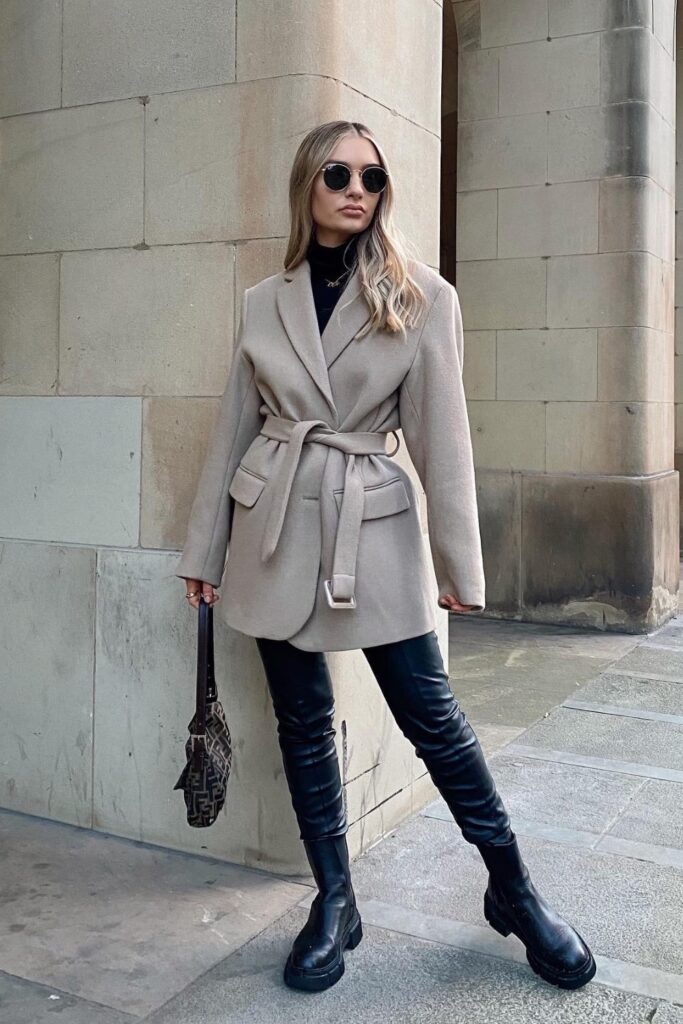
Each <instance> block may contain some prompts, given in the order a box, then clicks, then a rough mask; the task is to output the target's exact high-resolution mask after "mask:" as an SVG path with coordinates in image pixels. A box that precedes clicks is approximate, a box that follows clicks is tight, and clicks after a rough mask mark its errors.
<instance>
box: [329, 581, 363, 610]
mask: <svg viewBox="0 0 683 1024" xmlns="http://www.w3.org/2000/svg"><path fill="white" fill-rule="evenodd" d="M330 582H331V580H323V585H324V587H325V595H326V597H327V603H328V604H329V606H330V608H355V607H356V599H355V597H351V598H350V599H349V600H348V601H345V600H342V601H340V600H338V599H335V598H334V596H333V594H332V591H331V590H330Z"/></svg>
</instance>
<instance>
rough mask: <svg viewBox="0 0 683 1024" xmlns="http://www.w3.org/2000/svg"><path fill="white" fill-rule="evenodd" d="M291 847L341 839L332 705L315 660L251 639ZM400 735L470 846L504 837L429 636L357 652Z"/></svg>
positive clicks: (485, 772) (473, 740)
mask: <svg viewBox="0 0 683 1024" xmlns="http://www.w3.org/2000/svg"><path fill="white" fill-rule="evenodd" d="M256 642H257V645H258V649H259V654H260V656H261V660H262V661H263V666H264V669H265V673H266V679H267V682H268V687H269V689H270V693H271V697H272V700H273V708H274V710H275V716H276V719H277V730H278V740H279V744H280V749H281V751H282V758H283V764H284V769H285V776H286V778H287V782H288V785H289V791H290V794H291V798H292V805H293V807H294V813H295V815H296V818H297V822H298V825H299V834H300V838H301V839H315V838H320V837H322V836H331V835H341V834H342V833H344V832H346V831H347V828H348V823H347V820H346V809H345V806H344V798H343V788H342V780H341V775H340V771H339V762H338V758H337V750H336V746H335V741H334V737H335V728H334V725H333V716H334V696H333V691H332V680H331V678H330V673H329V669H328V666H327V660H326V657H325V654H324V653H323V652H317V651H302V650H299V648H297V647H294V646H293V645H292V644H290V643H289V641H287V640H269V639H266V638H263V637H257V638H256ZM363 654H364V655H365V657H366V658H367V660H368V663H369V665H370V668H371V669H372V672H373V674H374V676H375V678H376V680H377V682H378V683H379V686H380V688H381V690H382V693H383V694H384V697H385V699H386V701H387V704H388V705H389V708H390V709H391V712H392V714H393V716H394V718H395V720H396V723H397V724H398V726H399V728H400V729H401V731H402V732H403V734H404V735H405V736H406V737H407V738H408V739H409V740H410V741H411V743H412V744H413V746H414V747H415V751H416V754H417V756H418V757H420V758H421V759H422V760H423V761H424V763H425V765H426V767H427V770H428V771H429V774H430V776H431V778H432V780H433V782H434V784H435V786H436V787H437V789H438V790H439V792H440V793H441V795H442V796H443V798H444V800H445V801H446V803H447V804H448V807H449V809H450V811H451V813H452V814H453V817H454V818H455V820H456V822H457V824H458V826H459V827H460V829H461V831H462V834H463V837H464V838H465V839H466V840H467V841H468V842H470V843H475V844H482V843H484V844H493V845H498V844H500V843H508V842H510V840H511V838H512V837H513V836H514V833H513V832H512V830H511V827H510V820H509V818H508V814H507V811H506V810H505V806H504V804H503V802H502V800H501V798H500V795H499V793H498V791H497V789H496V785H495V782H494V780H493V778H492V776H491V773H490V771H489V768H488V766H487V764H486V760H485V758H484V754H483V752H482V749H481V747H480V745H479V741H478V739H477V737H476V735H475V733H474V732H473V730H472V727H471V726H470V724H469V722H468V721H467V720H466V718H465V715H464V714H463V712H462V710H461V709H460V705H459V703H458V701H457V700H456V699H455V697H454V695H453V692H452V691H451V688H450V685H449V681H448V673H447V671H446V669H445V668H444V664H443V659H442V656H441V649H440V647H439V643H438V638H437V635H436V633H435V631H434V630H430V632H428V633H423V634H422V635H421V636H416V637H410V638H409V639H407V640H399V641H396V642H394V643H388V644H380V645H378V646H375V647H365V648H363Z"/></svg>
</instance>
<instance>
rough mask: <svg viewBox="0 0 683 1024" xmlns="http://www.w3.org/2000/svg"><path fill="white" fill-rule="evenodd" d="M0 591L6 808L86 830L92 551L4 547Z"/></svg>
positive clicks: (0, 727) (0, 734)
mask: <svg viewBox="0 0 683 1024" xmlns="http://www.w3.org/2000/svg"><path fill="white" fill-rule="evenodd" d="M3 436H5V435H3ZM5 479H6V478H5ZM2 532H3V533H5V532H6V531H5V530H3V531H2ZM51 539H52V538H51ZM0 592H1V593H2V612H1V613H0V650H2V659H1V661H0V690H2V694H3V701H2V703H3V713H2V716H0V747H1V748H2V751H3V756H2V758H1V759H0V804H2V806H3V807H8V808H10V809H11V810H14V811H21V812H23V813H24V814H37V815H40V816H41V817H43V818H51V819H53V820H57V821H65V822H69V824H71V825H80V826H82V827H83V828H90V827H91V824H92V819H91V801H92V792H93V791H92V766H91V760H92V745H93V712H92V702H93V672H94V631H95V552H94V551H93V550H91V549H88V548H80V547H62V546H60V545H58V544H54V543H50V544H24V543H21V542H18V541H9V540H6V541H3V542H2V543H0ZM34 882H35V878H34ZM5 966H7V962H6V961H5Z"/></svg>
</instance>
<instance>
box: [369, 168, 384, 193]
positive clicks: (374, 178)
mask: <svg viewBox="0 0 683 1024" xmlns="http://www.w3.org/2000/svg"><path fill="white" fill-rule="evenodd" d="M386 183H387V172H386V171H385V170H384V168H383V167H368V168H366V170H364V171H363V184H364V185H365V187H366V189H367V190H368V192H381V191H382V189H383V188H384V187H385V185H386Z"/></svg>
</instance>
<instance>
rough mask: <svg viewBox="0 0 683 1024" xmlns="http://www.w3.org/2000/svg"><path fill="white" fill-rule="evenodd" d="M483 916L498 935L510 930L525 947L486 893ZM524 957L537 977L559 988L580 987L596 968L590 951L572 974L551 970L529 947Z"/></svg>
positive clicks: (506, 933)
mask: <svg viewBox="0 0 683 1024" xmlns="http://www.w3.org/2000/svg"><path fill="white" fill-rule="evenodd" d="M484 917H485V918H486V920H487V921H488V923H489V924H490V925H491V927H492V928H494V929H495V930H496V931H497V932H498V933H499V934H500V935H502V936H504V937H507V936H508V935H509V934H510V932H512V934H513V935H516V936H517V938H518V939H519V940H520V942H522V943H523V944H524V946H525V948H526V943H525V942H524V939H523V938H522V936H521V935H520V934H519V933H518V931H517V930H516V929H515V928H514V927H513V925H512V924H511V923H510V922H509V921H508V919H507V918H505V917H502V916H501V915H500V914H499V913H498V911H497V910H496V909H495V907H494V906H493V905H492V903H491V901H490V900H489V898H488V894H485V895H484ZM575 930H576V929H575ZM576 934H577V935H578V936H579V938H580V939H581V941H582V942H583V943H584V944H585V939H584V938H583V936H581V935H579V933H578V932H576ZM589 953H590V950H589ZM526 958H527V960H528V962H529V966H530V967H531V969H532V971H534V972H535V973H536V974H538V976H539V977H541V978H543V980H544V981H547V982H549V983H550V984H551V985H557V986H558V987H559V988H568V989H574V988H581V987H582V985H586V984H587V983H588V982H589V981H590V980H591V978H592V977H594V975H595V972H596V970H597V967H596V963H595V960H594V958H593V954H592V953H590V958H589V960H588V962H587V963H586V964H584V966H583V967H581V968H580V969H579V970H578V971H575V972H574V973H573V974H560V973H558V972H557V971H553V970H552V968H550V967H548V965H547V964H544V963H543V962H542V961H541V960H539V959H538V958H537V957H536V956H534V954H533V953H532V952H531V950H529V949H527V950H526Z"/></svg>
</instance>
